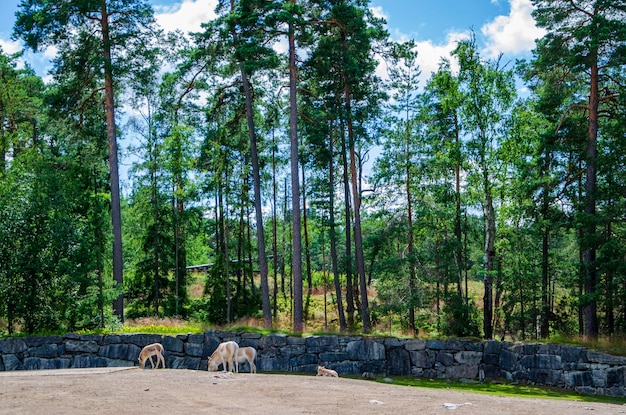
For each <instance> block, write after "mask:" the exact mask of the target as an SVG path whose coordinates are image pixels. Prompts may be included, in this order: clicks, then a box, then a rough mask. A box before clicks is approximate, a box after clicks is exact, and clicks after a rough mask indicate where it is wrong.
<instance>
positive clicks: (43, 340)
mask: <svg viewBox="0 0 626 415" xmlns="http://www.w3.org/2000/svg"><path fill="white" fill-rule="evenodd" d="M62 342H63V337H61V336H30V337H24V343H26V346H28V347H29V348H33V347H41V346H45V345H49V344H56V343H62Z"/></svg>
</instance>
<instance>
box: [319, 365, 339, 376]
mask: <svg viewBox="0 0 626 415" xmlns="http://www.w3.org/2000/svg"><path fill="white" fill-rule="evenodd" d="M317 376H327V377H330V378H338V377H339V375H338V374H337V372H335V371H334V370H332V369H326V368H325V367H324V366H318V367H317Z"/></svg>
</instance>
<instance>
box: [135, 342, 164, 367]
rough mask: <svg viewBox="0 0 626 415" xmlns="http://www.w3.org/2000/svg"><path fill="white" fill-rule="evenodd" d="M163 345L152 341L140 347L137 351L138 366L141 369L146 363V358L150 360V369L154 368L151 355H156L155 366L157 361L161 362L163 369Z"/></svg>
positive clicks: (157, 364) (157, 363) (157, 365)
mask: <svg viewBox="0 0 626 415" xmlns="http://www.w3.org/2000/svg"><path fill="white" fill-rule="evenodd" d="M163 352H164V349H163V346H162V345H161V343H152V344H149V345H147V346H146V347H144V348H143V349H141V353H139V359H138V360H139V367H140V368H141V369H143V368H144V366H145V365H146V360H150V365H151V366H152V369H154V362H153V361H152V356H156V358H157V362H156V367H157V368H158V367H159V362H161V363H162V364H163V369H165V358H164V357H163Z"/></svg>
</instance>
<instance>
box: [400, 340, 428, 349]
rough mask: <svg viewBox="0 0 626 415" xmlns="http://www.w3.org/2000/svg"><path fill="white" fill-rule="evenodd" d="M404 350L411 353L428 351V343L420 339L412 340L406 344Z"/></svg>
mask: <svg viewBox="0 0 626 415" xmlns="http://www.w3.org/2000/svg"><path fill="white" fill-rule="evenodd" d="M404 348H405V349H406V350H408V351H409V352H412V351H418V350H426V341H425V340H420V339H411V340H409V341H407V342H406V344H405V345H404Z"/></svg>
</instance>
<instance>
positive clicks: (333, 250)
mask: <svg viewBox="0 0 626 415" xmlns="http://www.w3.org/2000/svg"><path fill="white" fill-rule="evenodd" d="M332 131H333V123H332V121H331V123H330V140H329V146H330V154H331V157H330V161H329V166H328V182H329V185H328V187H329V192H328V195H329V204H330V207H329V214H328V216H329V221H330V229H329V232H330V256H331V263H332V271H333V276H334V282H335V296H336V297H337V314H338V315H339V329H340V330H341V331H346V330H347V329H348V326H347V324H346V316H345V313H344V311H343V302H342V295H341V282H340V280H339V263H338V261H339V259H338V256H337V237H336V235H335V164H334V161H333V157H332V154H333V134H332Z"/></svg>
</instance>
